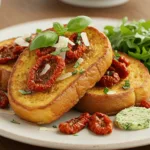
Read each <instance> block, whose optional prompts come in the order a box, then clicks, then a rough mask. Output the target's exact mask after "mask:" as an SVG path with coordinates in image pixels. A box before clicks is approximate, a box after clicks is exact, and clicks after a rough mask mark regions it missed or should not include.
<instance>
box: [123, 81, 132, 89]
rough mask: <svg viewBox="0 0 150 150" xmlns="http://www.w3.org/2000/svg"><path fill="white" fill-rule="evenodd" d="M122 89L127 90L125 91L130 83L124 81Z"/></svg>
mask: <svg viewBox="0 0 150 150" xmlns="http://www.w3.org/2000/svg"><path fill="white" fill-rule="evenodd" d="M122 88H123V89H124V90H127V89H129V88H130V82H129V80H125V84H124V85H123V86H122Z"/></svg>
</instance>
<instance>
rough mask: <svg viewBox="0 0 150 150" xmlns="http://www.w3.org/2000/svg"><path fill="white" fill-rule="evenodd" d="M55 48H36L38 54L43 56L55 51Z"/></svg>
mask: <svg viewBox="0 0 150 150" xmlns="http://www.w3.org/2000/svg"><path fill="white" fill-rule="evenodd" d="M55 49H56V48H55V47H47V48H40V49H37V50H36V54H37V56H38V57H41V56H44V55H47V54H50V53H52V52H53V51H55Z"/></svg>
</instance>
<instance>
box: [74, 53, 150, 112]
mask: <svg viewBox="0 0 150 150" xmlns="http://www.w3.org/2000/svg"><path fill="white" fill-rule="evenodd" d="M120 54H121V55H123V56H125V57H126V58H127V59H128V60H129V61H130V65H129V66H128V70H129V72H130V73H129V75H128V77H127V78H125V79H123V80H122V81H121V82H119V83H118V84H116V85H114V86H113V87H111V88H110V90H111V91H113V92H114V94H105V93H104V88H102V87H98V86H95V87H93V88H92V89H90V90H88V91H87V93H86V94H85V95H84V97H82V98H81V99H80V101H79V103H78V104H77V105H76V106H75V108H76V109H77V110H79V111H81V112H89V113H94V112H102V113H105V114H108V115H114V114H116V113H118V112H119V111H121V110H122V109H124V108H127V107H130V106H133V105H136V106H138V105H140V102H141V101H142V100H143V99H145V100H146V99H148V98H149V97H150V75H149V71H148V70H147V68H146V67H145V66H144V65H143V64H142V63H141V62H140V61H139V60H136V59H134V58H132V57H130V56H128V55H126V54H124V53H120ZM125 80H129V82H130V86H131V87H130V88H129V89H128V90H124V89H123V88H122V86H123V85H124V83H125Z"/></svg>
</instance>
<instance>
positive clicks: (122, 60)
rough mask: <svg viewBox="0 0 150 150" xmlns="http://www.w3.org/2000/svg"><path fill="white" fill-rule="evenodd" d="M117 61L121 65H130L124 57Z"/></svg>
mask: <svg viewBox="0 0 150 150" xmlns="http://www.w3.org/2000/svg"><path fill="white" fill-rule="evenodd" d="M118 61H119V62H121V63H124V64H125V65H126V66H129V65H130V61H129V60H128V59H127V58H125V57H124V56H120V57H119V60H118Z"/></svg>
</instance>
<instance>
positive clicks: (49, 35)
mask: <svg viewBox="0 0 150 150" xmlns="http://www.w3.org/2000/svg"><path fill="white" fill-rule="evenodd" d="M57 40H58V35H57V34H56V32H53V31H45V32H41V33H39V34H38V35H37V36H36V37H35V38H34V39H33V41H32V42H31V45H30V51H32V50H35V49H38V48H41V47H49V46H53V45H54V44H55V43H56V42H57Z"/></svg>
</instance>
